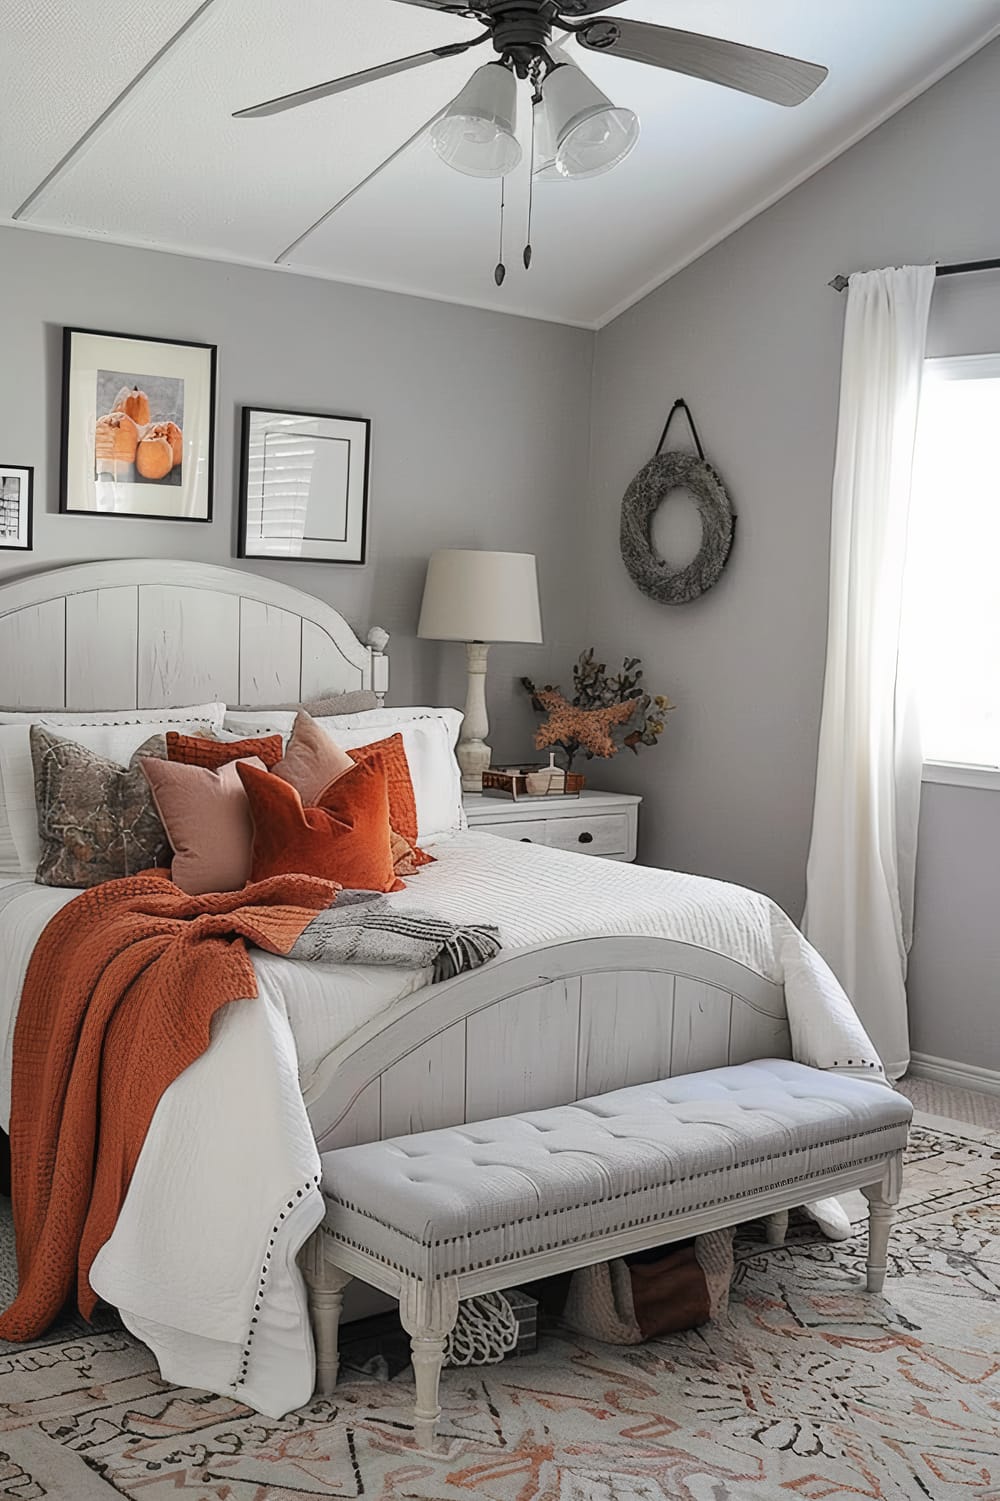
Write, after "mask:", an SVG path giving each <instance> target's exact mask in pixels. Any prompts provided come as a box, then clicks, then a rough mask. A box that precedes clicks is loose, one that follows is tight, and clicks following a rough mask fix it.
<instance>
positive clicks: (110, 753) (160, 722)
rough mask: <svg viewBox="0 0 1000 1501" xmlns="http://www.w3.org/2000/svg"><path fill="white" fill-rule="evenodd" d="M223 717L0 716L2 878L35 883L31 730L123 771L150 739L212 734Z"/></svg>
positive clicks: (197, 707) (213, 707)
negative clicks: (59, 736) (72, 743)
mask: <svg viewBox="0 0 1000 1501" xmlns="http://www.w3.org/2000/svg"><path fill="white" fill-rule="evenodd" d="M224 713H225V705H224V704H221V703H211V704H193V705H191V706H190V707H185V708H180V709H123V710H120V711H117V712H115V713H106V712H105V713H100V712H95V713H89V714H77V713H68V712H64V711H62V710H53V711H52V713H49V714H40V713H39V714H22V713H14V712H8V711H0V877H12V876H13V877H17V876H20V877H22V878H24V877H34V874H35V869H36V867H37V865H38V861H39V858H40V855H41V847H40V845H39V842H38V815H37V811H36V808H35V777H34V769H33V767H32V764H31V739H30V736H29V733H28V731H29V728H30V726H31V725H33V724H45V725H49V726H50V727H51V728H52V729H56V730H58V729H60V728H61V729H64V730H66V731H70V732H71V734H70V735H69V738H70V739H73V740H76V741H78V742H79V744H80V745H85V746H86V747H87V748H88V749H89V750H93V751H96V752H97V753H98V755H101V756H107V757H108V759H109V760H112V761H117V762H118V763H119V764H120V765H122V766H127V765H128V762H129V760H130V758H131V756H132V752H133V751H135V750H138V748H139V746H140V745H141V744H142V742H143V741H144V740H148V739H149V737H150V735H154V734H157V733H159V734H163V735H165V734H166V733H167V731H168V730H178V731H180V732H181V734H187V735H193V734H198V733H202V734H204V733H206V732H207V731H212V732H215V731H217V730H219V729H220V728H221V725H222V719H223V715H224Z"/></svg>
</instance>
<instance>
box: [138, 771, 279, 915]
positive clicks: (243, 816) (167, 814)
mask: <svg viewBox="0 0 1000 1501" xmlns="http://www.w3.org/2000/svg"><path fill="white" fill-rule="evenodd" d="M240 765H243V766H254V767H256V768H257V769H258V770H259V771H266V770H267V767H266V766H265V765H264V762H263V761H262V760H261V759H260V757H259V756H249V757H247V758H246V759H245V760H244V761H242V762H240V761H230V762H229V764H228V765H227V766H222V767H220V768H219V770H218V771H210V770H209V769H208V768H207V767H205V766H187V765H184V764H183V763H182V762H179V761H154V760H152V759H151V758H150V757H148V756H144V757H143V761H142V769H143V771H144V773H145V775H146V781H147V782H148V783H149V790H150V792H151V793H152V794H153V802H154V803H155V804H156V811H157V813H159V815H160V821H161V823H162V824H163V827H164V828H165V829H166V831H167V838H168V839H169V840H170V843H171V846H172V848H173V851H174V860H173V865H172V867H171V878H172V880H173V882H174V884H175V885H176V886H179V887H180V888H181V890H182V891H186V892H187V893H188V894H189V895H190V896H203V895H204V894H205V893H206V892H209V891H239V889H240V887H241V886H245V885H246V883H247V881H248V880H249V879H250V865H251V862H252V859H253V822H252V820H251V818H250V804H249V803H248V802H247V795H246V793H245V792H244V791H243V783H242V782H241V781H240V777H239V772H238V771H237V767H238V766H240Z"/></svg>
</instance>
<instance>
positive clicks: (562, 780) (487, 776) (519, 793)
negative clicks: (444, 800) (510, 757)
mask: <svg viewBox="0 0 1000 1501" xmlns="http://www.w3.org/2000/svg"><path fill="white" fill-rule="evenodd" d="M548 771H549V768H548V767H547V766H504V767H495V766H494V767H490V769H489V771H484V772H483V795H484V796H485V797H505V798H509V799H510V800H511V801H512V802H515V803H516V802H518V801H520V799H521V798H529V797H530V798H533V799H537V798H541V797H579V796H580V793H581V792H582V791H583V785H584V781H585V778H584V775H583V773H582V772H580V771H567V772H563V771H561V770H559V769H557V770H556V772H555V773H554V775H553V777H552V778H551V780H552V783H553V786H552V790H551V791H541V790H538V791H532V792H529V791H528V777H529V776H532V777H533V778H534V777H538V778H540V779H541V778H545V777H546V776H547V774H548ZM536 785H537V784H536Z"/></svg>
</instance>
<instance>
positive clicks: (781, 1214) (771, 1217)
mask: <svg viewBox="0 0 1000 1501" xmlns="http://www.w3.org/2000/svg"><path fill="white" fill-rule="evenodd" d="M764 1234H765V1235H766V1237H767V1243H768V1245H769V1246H783V1245H784V1244H785V1236H786V1235H787V1234H788V1210H787V1209H778V1210H776V1211H775V1213H774V1214H768V1215H765V1217H764Z"/></svg>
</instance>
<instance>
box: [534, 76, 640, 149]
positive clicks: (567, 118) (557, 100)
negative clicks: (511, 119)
mask: <svg viewBox="0 0 1000 1501" xmlns="http://www.w3.org/2000/svg"><path fill="white" fill-rule="evenodd" d="M541 111H542V115H543V117H544V124H543V139H544V141H545V145H544V146H543V150H547V151H551V153H552V166H553V168H554V170H555V172H556V173H557V174H558V175H559V176H561V177H597V176H599V175H600V173H602V172H610V171H611V168H612V167H616V166H617V165H618V163H619V162H620V161H624V159H625V157H626V156H628V154H629V152H630V151H631V150H632V148H633V147H634V146H635V144H636V142H637V141H638V139H639V117H638V115H636V114H635V112H634V111H633V110H630V109H617V108H616V107H615V106H614V105H613V104H612V103H611V100H610V99H609V98H608V96H607V94H605V93H603V92H602V91H601V90H600V89H599V88H598V87H597V84H596V83H594V82H593V80H592V79H590V78H588V77H587V75H586V73H584V72H582V70H581V69H580V68H578V67H577V66H576V64H575V63H561V64H560V65H559V66H558V67H555V68H553V69H552V71H551V73H549V74H548V76H547V77H546V79H545V82H544V83H543V84H542V104H541ZM536 128H537V127H536ZM537 165H539V166H540V165H541V164H540V163H538V164H537ZM544 175H548V173H544Z"/></svg>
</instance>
